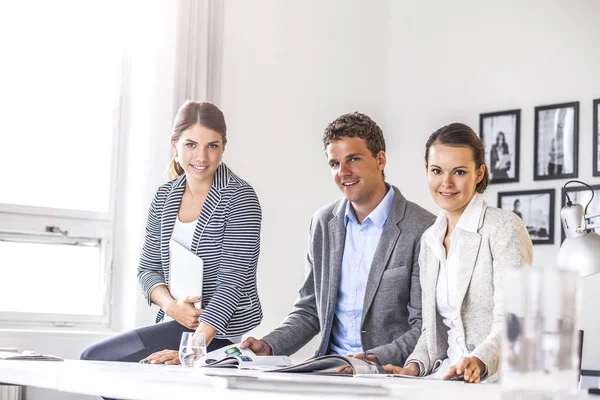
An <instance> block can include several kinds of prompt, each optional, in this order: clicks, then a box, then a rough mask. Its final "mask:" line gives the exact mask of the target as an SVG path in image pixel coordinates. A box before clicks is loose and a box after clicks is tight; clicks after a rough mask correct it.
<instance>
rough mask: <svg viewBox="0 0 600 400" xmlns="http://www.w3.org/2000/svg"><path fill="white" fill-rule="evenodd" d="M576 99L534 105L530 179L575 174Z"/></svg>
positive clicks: (568, 176)
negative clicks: (533, 135)
mask: <svg viewBox="0 0 600 400" xmlns="http://www.w3.org/2000/svg"><path fill="white" fill-rule="evenodd" d="M578 141H579V102H573V103H564V104H554V105H550V106H542V107H536V108H535V147H534V152H535V153H534V176H533V179H534V180H536V181H537V180H546V179H564V178H577V173H578V171H577V167H578V165H577V156H578V151H577V150H578Z"/></svg>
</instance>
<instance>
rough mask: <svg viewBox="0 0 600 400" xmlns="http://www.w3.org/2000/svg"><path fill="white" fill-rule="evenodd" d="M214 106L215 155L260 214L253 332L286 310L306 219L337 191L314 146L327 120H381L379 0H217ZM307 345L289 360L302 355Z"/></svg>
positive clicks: (299, 277) (382, 12)
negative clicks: (248, 187)
mask: <svg viewBox="0 0 600 400" xmlns="http://www.w3.org/2000/svg"><path fill="white" fill-rule="evenodd" d="M225 4H226V6H225V35H224V46H225V47H224V53H223V68H224V69H223V73H222V93H221V105H222V108H223V111H224V113H225V116H226V119H227V124H228V136H229V140H228V145H227V150H226V152H225V155H224V157H223V159H224V160H225V162H226V163H227V164H228V165H229V166H230V167H231V168H232V169H233V171H234V172H237V173H239V174H240V175H241V176H242V177H243V178H244V179H246V180H248V182H250V183H251V184H252V185H253V186H254V188H255V189H256V191H257V194H258V196H259V199H260V202H261V205H262V210H263V225H262V226H263V228H262V247H261V257H260V263H259V276H258V282H259V293H260V297H261V301H262V304H263V308H264V315H265V317H264V320H263V323H262V325H261V326H260V327H259V328H258V329H256V332H255V334H256V335H259V336H260V335H263V334H265V333H267V332H268V331H269V330H271V329H273V328H274V327H276V326H277V325H278V324H279V322H281V320H282V319H283V318H284V317H285V315H287V313H288V312H289V310H290V309H291V306H292V304H293V302H294V299H295V297H296V294H297V290H298V288H299V286H300V284H301V282H302V281H303V277H304V257H305V254H306V243H307V239H308V225H309V221H310V217H311V215H312V214H313V213H314V212H315V211H316V210H317V209H318V208H319V207H321V206H323V205H325V204H327V203H329V202H331V201H333V200H335V199H336V198H337V197H338V196H339V193H338V191H337V189H336V188H335V186H334V184H333V182H332V178H331V176H330V174H329V168H328V166H327V161H326V158H325V155H324V150H323V146H322V144H321V134H322V132H323V129H324V128H325V126H326V125H327V123H328V122H330V121H331V120H332V119H333V117H335V116H337V115H340V114H342V113H345V112H349V111H354V110H361V111H363V112H366V113H368V114H370V115H372V116H373V118H375V119H376V120H378V121H382V120H383V119H384V112H385V110H384V98H383V96H382V93H383V87H384V84H385V82H384V78H385V55H386V54H385V51H386V49H385V35H386V21H387V3H386V2H384V1H379V2H364V1H346V0H338V1H318V0H310V1H285V2H282V1H277V0H261V1H252V2H245V1H227V2H226V3H225ZM315 348H316V344H315V343H312V344H311V345H309V346H307V348H306V349H305V350H304V351H302V352H301V353H300V354H298V355H297V356H296V357H297V358H304V357H308V356H310V355H312V353H313V352H314V351H315Z"/></svg>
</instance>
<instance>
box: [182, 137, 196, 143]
mask: <svg viewBox="0 0 600 400" xmlns="http://www.w3.org/2000/svg"><path fill="white" fill-rule="evenodd" d="M185 141H186V142H187V143H194V144H198V142H194V141H193V140H192V139H187V138H186V139H185Z"/></svg>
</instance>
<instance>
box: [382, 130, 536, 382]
mask: <svg viewBox="0 0 600 400" xmlns="http://www.w3.org/2000/svg"><path fill="white" fill-rule="evenodd" d="M484 157H485V151H484V147H483V144H482V142H481V140H480V139H479V137H478V136H477V135H476V134H475V132H473V130H472V129H471V128H469V127H468V126H466V125H464V124H458V123H454V124H450V125H448V126H444V127H443V128H440V129H439V130H437V131H436V132H434V133H433V134H432V135H431V136H430V137H429V140H428V141H427V144H426V150H425V164H426V169H427V179H428V182H429V190H430V193H431V196H432V198H433V199H434V201H435V202H436V203H437V204H438V205H439V206H440V208H441V209H442V210H441V211H440V213H439V215H438V218H437V220H436V222H435V223H434V224H433V226H431V227H430V228H429V229H428V230H427V231H425V233H424V234H423V236H422V238H421V251H420V254H419V265H420V268H421V271H420V279H421V287H422V290H423V295H422V300H423V301H422V312H423V330H422V333H421V336H420V338H419V341H418V343H417V346H416V347H415V350H414V351H413V353H412V354H411V355H410V356H409V357H408V359H407V361H406V363H405V364H404V367H397V366H393V365H387V366H385V369H386V371H387V372H388V373H396V374H404V375H413V376H425V375H433V376H435V377H438V378H443V379H452V378H460V379H464V380H465V381H466V382H473V383H475V382H480V381H481V380H483V379H486V378H489V381H495V380H497V375H495V374H496V373H497V372H498V368H499V363H500V353H501V350H500V341H501V340H500V339H501V333H502V332H501V331H502V326H503V318H504V316H503V305H502V279H503V275H504V271H506V269H508V268H510V267H513V266H514V267H520V266H521V265H526V264H531V261H532V252H533V248H532V243H531V239H530V237H529V234H528V233H527V229H526V227H525V225H524V224H523V221H522V220H521V219H520V218H519V217H518V216H517V215H515V214H514V213H512V212H510V211H506V210H502V209H499V208H496V207H490V206H488V205H487V204H486V202H485V201H484V200H483V197H482V196H481V193H483V191H484V190H485V188H486V186H487V184H488V181H489V178H488V171H487V167H486V165H485V159H484Z"/></svg>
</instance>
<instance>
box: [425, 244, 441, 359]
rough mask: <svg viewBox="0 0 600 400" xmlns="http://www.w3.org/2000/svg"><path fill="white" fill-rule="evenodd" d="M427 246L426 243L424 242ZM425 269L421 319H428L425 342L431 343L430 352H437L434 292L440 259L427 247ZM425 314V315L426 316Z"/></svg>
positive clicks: (435, 291)
mask: <svg viewBox="0 0 600 400" xmlns="http://www.w3.org/2000/svg"><path fill="white" fill-rule="evenodd" d="M425 245H426V246H427V244H425ZM427 250H428V251H427V260H426V263H427V264H426V265H427V271H426V276H425V287H423V288H422V290H423V294H422V298H423V302H422V309H423V321H430V323H428V324H427V326H425V328H426V334H427V342H428V343H431V350H432V351H431V354H437V352H438V350H437V348H436V347H437V343H438V333H437V306H436V293H437V281H438V276H439V272H440V260H438V258H437V256H436V255H435V254H434V252H433V251H431V249H430V248H428V249H427ZM426 316H427V317H426Z"/></svg>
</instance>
